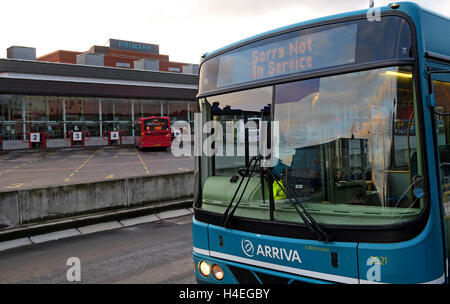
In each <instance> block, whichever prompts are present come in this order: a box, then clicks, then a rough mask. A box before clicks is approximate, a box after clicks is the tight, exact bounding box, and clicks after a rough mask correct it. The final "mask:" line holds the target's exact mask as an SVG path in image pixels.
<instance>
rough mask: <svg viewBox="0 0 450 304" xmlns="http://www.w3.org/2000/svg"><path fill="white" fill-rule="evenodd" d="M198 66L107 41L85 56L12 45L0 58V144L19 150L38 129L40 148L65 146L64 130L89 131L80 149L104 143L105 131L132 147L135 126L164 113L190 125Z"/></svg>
mask: <svg viewBox="0 0 450 304" xmlns="http://www.w3.org/2000/svg"><path fill="white" fill-rule="evenodd" d="M197 83H198V65H196V64H185V63H175V62H170V61H169V60H168V56H167V55H161V54H159V46H158V45H153V44H145V43H139V42H131V41H121V40H114V39H110V46H108V47H104V46H102V47H99V46H93V47H91V48H90V49H89V51H87V52H85V53H77V52H70V51H56V52H53V53H50V54H48V55H44V56H41V57H39V58H36V50H35V49H34V48H29V47H18V46H13V47H11V48H9V49H8V50H7V58H6V59H0V134H1V138H2V145H1V146H0V147H2V148H3V149H4V150H9V149H26V148H28V144H27V143H26V140H27V138H26V137H27V134H29V133H30V132H43V133H45V134H47V136H48V137H49V141H48V142H47V145H46V146H47V148H51V147H67V146H68V141H67V140H66V139H67V138H65V137H67V134H68V132H70V131H88V132H89V141H87V142H86V145H87V146H89V145H107V144H108V141H107V140H105V139H104V138H103V135H104V134H105V132H107V131H113V130H114V131H116V130H118V131H122V132H123V134H126V136H127V139H126V140H125V141H124V144H132V143H134V138H133V136H134V122H135V121H136V120H137V119H138V118H141V117H148V116H168V117H170V119H171V121H176V120H185V121H189V122H193V113H194V112H195V111H196V103H195V102H194V101H195V96H196V94H197Z"/></svg>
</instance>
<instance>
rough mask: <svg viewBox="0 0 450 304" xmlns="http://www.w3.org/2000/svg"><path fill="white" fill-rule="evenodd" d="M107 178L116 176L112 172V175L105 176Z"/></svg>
mask: <svg viewBox="0 0 450 304" xmlns="http://www.w3.org/2000/svg"><path fill="white" fill-rule="evenodd" d="M105 178H106V179H111V178H114V174H110V175H108V176H105Z"/></svg>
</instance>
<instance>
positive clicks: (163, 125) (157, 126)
mask: <svg viewBox="0 0 450 304" xmlns="http://www.w3.org/2000/svg"><path fill="white" fill-rule="evenodd" d="M168 130H169V122H168V121H167V119H161V118H154V119H148V120H146V121H144V131H168Z"/></svg>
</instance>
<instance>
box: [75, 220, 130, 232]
mask: <svg viewBox="0 0 450 304" xmlns="http://www.w3.org/2000/svg"><path fill="white" fill-rule="evenodd" d="M122 227H123V226H122V225H121V224H120V223H119V222H117V221H113V222H106V223H100V224H94V225H89V226H83V227H79V228H78V231H80V232H81V234H90V233H95V232H100V231H107V230H112V229H118V228H122Z"/></svg>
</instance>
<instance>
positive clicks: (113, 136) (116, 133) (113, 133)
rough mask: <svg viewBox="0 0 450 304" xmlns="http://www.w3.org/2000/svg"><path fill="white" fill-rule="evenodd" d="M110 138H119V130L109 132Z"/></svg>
mask: <svg viewBox="0 0 450 304" xmlns="http://www.w3.org/2000/svg"><path fill="white" fill-rule="evenodd" d="M110 136H111V140H119V132H118V131H114V132H111V135H110Z"/></svg>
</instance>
